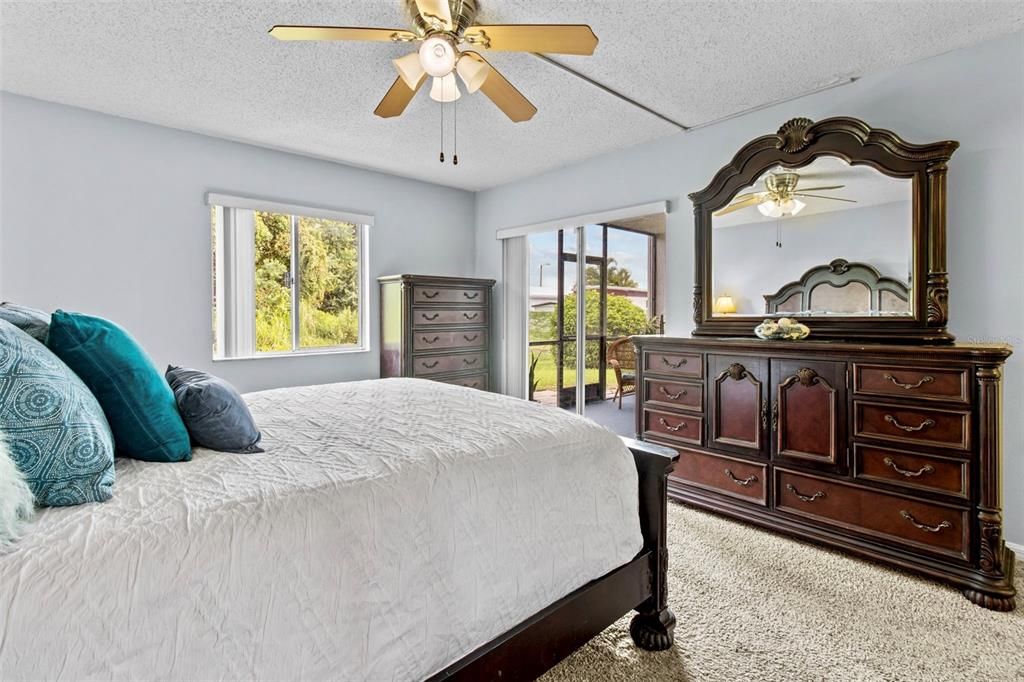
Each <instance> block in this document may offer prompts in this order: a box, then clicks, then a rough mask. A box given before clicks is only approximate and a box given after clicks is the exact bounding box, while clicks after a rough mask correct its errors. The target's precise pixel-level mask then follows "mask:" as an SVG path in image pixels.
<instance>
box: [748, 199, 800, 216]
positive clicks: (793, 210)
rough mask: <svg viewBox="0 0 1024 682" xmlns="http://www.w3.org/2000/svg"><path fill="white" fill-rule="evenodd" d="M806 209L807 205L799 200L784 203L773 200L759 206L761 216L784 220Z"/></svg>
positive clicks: (786, 200)
mask: <svg viewBox="0 0 1024 682" xmlns="http://www.w3.org/2000/svg"><path fill="white" fill-rule="evenodd" d="M806 207H807V204H805V203H804V202H802V201H800V200H799V199H783V200H782V201H775V200H774V199H772V200H770V201H765V202H763V203H760V204H758V205H757V210H758V211H760V212H761V215H764V216H768V217H769V218H784V217H786V216H794V215H796V214H797V213H799V212H800V211H802V210H804V208H806Z"/></svg>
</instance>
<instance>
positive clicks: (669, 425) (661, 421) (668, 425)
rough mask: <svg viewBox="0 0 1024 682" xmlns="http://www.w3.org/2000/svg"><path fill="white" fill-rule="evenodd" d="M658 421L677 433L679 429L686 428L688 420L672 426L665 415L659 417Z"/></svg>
mask: <svg viewBox="0 0 1024 682" xmlns="http://www.w3.org/2000/svg"><path fill="white" fill-rule="evenodd" d="M658 423H659V424H661V425H662V426H664V427H665V428H666V429H668V430H669V431H671V432H672V433H675V432H676V431H679V430H681V429H685V428H686V422H679V423H678V424H676V425H675V426H672V425H671V424H669V423H668V422H667V421H665V419H664V417H658Z"/></svg>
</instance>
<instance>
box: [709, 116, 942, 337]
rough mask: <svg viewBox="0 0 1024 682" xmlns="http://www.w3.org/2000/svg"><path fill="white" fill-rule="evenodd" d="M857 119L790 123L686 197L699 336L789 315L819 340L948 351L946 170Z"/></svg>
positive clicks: (742, 330) (934, 150)
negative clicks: (939, 346) (927, 344)
mask: <svg viewBox="0 0 1024 682" xmlns="http://www.w3.org/2000/svg"><path fill="white" fill-rule="evenodd" d="M957 146H958V145H957V143H956V142H952V141H946V142H937V143H933V144H927V145H916V144H910V143H907V142H904V141H903V140H901V139H900V138H899V137H897V136H896V135H895V134H894V133H892V132H890V131H887V130H880V129H873V128H871V127H870V126H868V125H867V124H866V123H864V122H863V121H859V120H857V119H851V118H831V119H826V120H823V121H820V122H818V123H814V122H812V121H810V120H809V119H793V120H791V121H788V122H787V123H786V124H784V125H783V126H782V127H781V128H780V129H779V131H778V132H777V133H776V134H774V135H765V136H763V137H759V138H757V139H755V140H753V141H751V142H750V143H749V144H747V145H746V146H744V147H743V149H741V150H740V151H739V152H738V153H737V154H736V156H735V157H734V158H733V160H732V162H731V163H730V164H728V165H727V166H725V167H724V168H722V169H721V170H720V171H719V172H718V173H717V174H716V175H715V177H714V179H713V180H712V182H711V184H710V185H709V186H708V187H707V188H705V189H703V190H701V191H700V192H696V193H694V194H691V195H690V198H691V199H692V200H693V202H694V215H695V219H696V233H695V234H696V247H697V249H696V265H697V267H696V282H695V285H694V322H695V324H696V329H695V331H694V334H695V335H697V336H751V335H753V329H754V327H755V326H756V325H757V324H758V322H760V321H761V320H763V319H766V318H779V317H790V318H794V319H797V320H799V321H801V322H803V323H804V324H806V325H808V326H809V327H810V328H811V335H812V337H813V338H819V339H828V338H833V339H877V340H888V341H931V342H949V341H952V337H951V336H950V335H949V334H948V333H947V332H946V322H947V318H948V310H947V299H948V277H947V274H946V254H945V181H946V167H947V165H946V164H947V161H948V160H949V158H950V156H951V155H952V153H953V152H954V151H955V150H956V148H957Z"/></svg>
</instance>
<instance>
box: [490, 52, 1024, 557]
mask: <svg viewBox="0 0 1024 682" xmlns="http://www.w3.org/2000/svg"><path fill="white" fill-rule="evenodd" d="M1022 65H1024V34H1021V33H1017V34H1014V35H1011V36H1008V37H1006V38H1003V39H1000V40H998V41H993V42H989V43H985V44H982V45H979V46H976V47H973V48H968V49H965V50H959V51H956V52H950V53H947V54H944V55H940V56H938V57H935V58H933V59H929V60H926V61H922V62H918V63H916V64H911V65H909V66H906V67H903V68H901V69H897V70H894V71H890V72H886V73H879V74H875V75H872V76H868V77H865V78H863V79H861V80H860V81H858V82H856V83H854V84H852V85H847V86H844V87H841V88H837V89H833V90H829V91H826V92H822V93H818V94H817V95H812V96H809V97H805V98H803V99H801V100H798V101H794V102H788V103H785V104H781V105H778V106H775V107H771V108H769V109H764V110H761V111H758V112H754V113H751V114H747V115H744V116H741V117H738V118H735V119H732V120H729V121H725V122H722V123H719V124H717V125H713V126H709V127H707V128H702V129H698V130H694V131H691V132H688V133H681V134H678V135H676V136H673V137H670V138H666V139H662V140H658V141H655V142H651V143H648V144H644V145H640V146H637V147H633V148H631V149H627V150H623V151H620V152H615V153H612V154H608V155H605V156H601V157H598V158H595V159H592V160H590V161H587V162H584V163H581V164H577V165H573V166H568V167H565V168H561V169H559V170H556V171H552V172H550V173H546V174H544V175H541V176H537V177H533V178H529V179H527V180H523V181H521V182H517V183H514V184H510V185H505V186H503V187H499V188H496V189H493V190H489V191H486V192H482V193H480V194H479V195H478V196H477V209H476V210H477V218H476V223H477V254H476V271H477V275H478V276H481V277H496V278H499V279H500V277H501V248H500V245H499V243H498V242H497V241H496V240H495V236H494V231H495V230H496V229H499V228H503V227H511V226H516V225H524V224H531V223H536V222H543V221H547V220H552V219H557V218H559V217H564V216H571V215H579V214H584V213H591V212H594V211H598V210H602V209H608V208H617V207H621V206H631V205H636V204H641V203H645V202H649V201H657V200H664V199H668V200H670V202H671V206H672V208H671V213H670V214H669V215H668V221H667V224H668V235H667V248H668V254H667V261H668V273H667V291H666V292H665V293H666V296H667V305H668V311H667V324H668V328H667V331H668V332H669V333H670V334H678V335H687V334H689V332H690V330H691V328H692V319H691V313H690V305H691V304H690V297H691V292H692V286H693V211H692V206H691V204H690V201H689V200H688V198H687V196H686V195H687V193H689V192H693V191H695V190H699V189H701V188H703V187H704V186H705V185H706V184H707V183H708V182H709V181H710V180H711V178H712V176H713V175H714V173H715V172H716V171H717V170H718V169H719V168H720V167H722V166H723V165H725V164H726V163H728V162H729V160H730V159H731V158H732V155H733V154H734V153H735V152H736V151H737V150H738V149H739V148H740V147H742V146H743V145H744V144H745V143H746V142H748V141H749V140H751V139H753V138H754V137H757V136H759V135H763V134H765V133H770V132H773V131H775V130H776V129H777V128H778V127H779V125H780V124H782V123H783V122H784V121H786V120H788V119H790V118H792V117H794V116H808V117H810V118H813V119H822V118H826V117H828V116H856V117H858V118H862V119H864V120H866V121H867V122H868V123H870V124H872V125H874V126H878V127H883V128H890V129H892V130H894V131H896V132H897V133H899V134H900V135H901V136H902V137H904V138H905V139H907V140H909V141H911V142H932V141H935V140H943V139H954V140H959V141H960V143H961V147H960V150H959V151H958V152H957V153H956V154H955V155H954V157H953V160H952V162H951V163H950V167H949V192H948V194H949V196H948V223H949V244H948V254H949V270H950V280H951V289H952V291H951V294H950V309H951V317H952V320H951V325H950V328H951V330H952V331H953V333H955V334H956V335H957V337H958V338H959V339H960V340H961V341H991V342H1005V343H1011V344H1014V345H1016V346H1017V354H1016V355H1014V356H1013V357H1012V358H1011V359H1010V362H1009V364H1008V365H1007V367H1006V374H1005V376H1006V381H1005V403H1004V408H1005V420H1004V438H1003V444H1004V463H1005V468H1004V472H1005V476H1004V484H1003V490H1004V495H1005V507H1006V517H1007V533H1008V536H1009V539H1010V540H1014V541H1016V542H1018V543H1024V419H1022V418H1021V415H1022V413H1024V305H1022V300H1024V270H1022V268H1021V265H1020V264H1021V262H1022V261H1024V219H1022V213H1021V208H1020V199H1021V197H1022V196H1024V66H1022ZM693 96H694V97H700V93H699V92H695V93H693ZM500 296H501V290H500V284H499V290H498V292H497V297H498V298H499V299H500ZM497 317H498V319H499V320H500V315H498V316H497ZM496 378H497V377H496Z"/></svg>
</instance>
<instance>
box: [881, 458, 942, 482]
mask: <svg viewBox="0 0 1024 682" xmlns="http://www.w3.org/2000/svg"><path fill="white" fill-rule="evenodd" d="M882 463H883V464H885V466H887V467H891V468H892V470H893V471H895V472H896V473H897V474H903V475H904V476H906V477H907V478H917V477H918V476H921V475H923V474H931V473H934V472H935V467H933V466H932V465H931V464H925V465H924V466H923V467H921V468H920V469H918V470H917V471H909V470H907V469H901V468H900V465H899V464H897V463H896V462H894V461H892V457H886V458H885V459H883V460H882Z"/></svg>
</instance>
